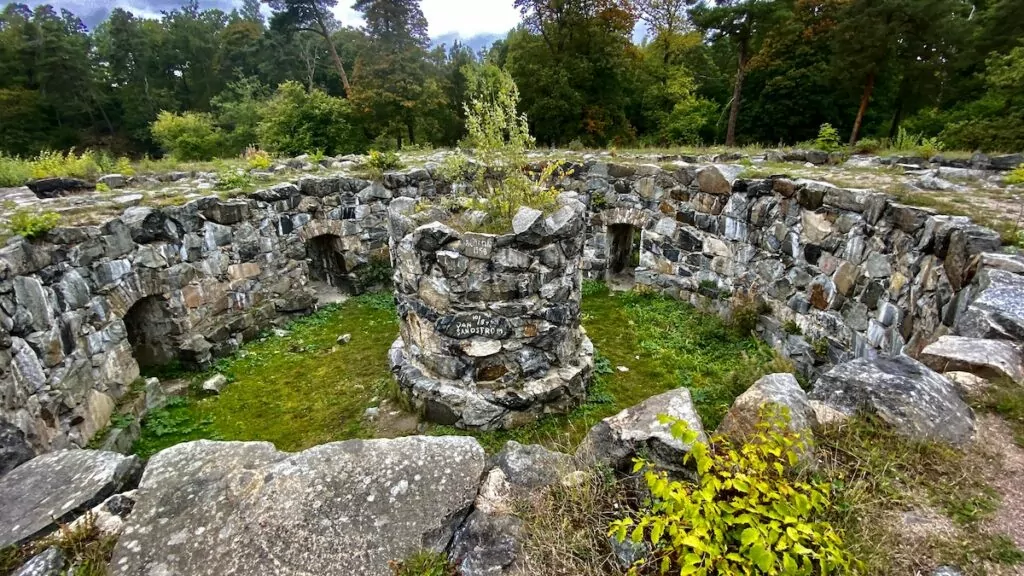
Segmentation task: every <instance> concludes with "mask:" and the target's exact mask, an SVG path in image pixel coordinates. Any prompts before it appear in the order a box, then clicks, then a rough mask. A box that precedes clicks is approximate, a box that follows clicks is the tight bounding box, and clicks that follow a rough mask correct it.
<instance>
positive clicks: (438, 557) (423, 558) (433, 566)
mask: <svg viewBox="0 0 1024 576" xmlns="http://www.w3.org/2000/svg"><path fill="white" fill-rule="evenodd" d="M388 567H389V568H391V571H392V572H393V573H394V575H395V576H455V575H456V572H455V567H454V566H452V565H451V564H449V563H448V557H447V556H446V555H445V554H444V552H431V551H428V550H424V551H420V552H417V553H415V554H413V555H412V556H410V557H409V558H407V559H405V560H402V561H401V562H398V561H394V560H392V561H390V562H388Z"/></svg>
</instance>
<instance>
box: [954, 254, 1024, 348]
mask: <svg viewBox="0 0 1024 576" xmlns="http://www.w3.org/2000/svg"><path fill="white" fill-rule="evenodd" d="M977 284H978V286H977V288H978V290H979V293H978V296H977V297H976V298H975V299H974V301H973V302H971V303H970V305H969V306H968V308H967V310H966V311H965V312H964V313H963V314H961V315H960V316H959V318H958V319H957V323H956V333H957V334H959V335H961V336H967V337H969V338H997V339H1007V340H1018V341H1020V340H1024V276H1018V275H1017V274H1013V273H1011V272H1007V271H1005V270H1000V269H987V270H983V271H982V272H981V273H980V274H979V277H978V280H977Z"/></svg>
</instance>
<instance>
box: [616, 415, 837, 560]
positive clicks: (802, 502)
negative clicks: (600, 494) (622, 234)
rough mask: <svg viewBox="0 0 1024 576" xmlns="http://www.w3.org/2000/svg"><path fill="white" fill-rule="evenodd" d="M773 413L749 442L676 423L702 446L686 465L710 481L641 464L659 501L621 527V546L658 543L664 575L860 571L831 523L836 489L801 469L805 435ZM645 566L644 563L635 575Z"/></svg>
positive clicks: (677, 431) (679, 433) (680, 434)
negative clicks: (703, 435) (706, 437)
mask: <svg viewBox="0 0 1024 576" xmlns="http://www.w3.org/2000/svg"><path fill="white" fill-rule="evenodd" d="M763 416H764V417H763V418H762V421H761V422H760V423H759V425H758V428H757V432H756V434H755V435H754V436H753V437H752V438H750V439H748V441H747V442H746V443H745V444H743V445H742V446H737V445H734V444H732V443H731V442H730V441H729V440H727V439H725V438H715V439H714V440H713V441H712V442H711V443H704V442H699V441H698V434H697V433H696V432H695V431H693V430H692V429H690V428H689V426H688V425H687V423H686V422H685V421H683V420H674V421H673V420H670V419H668V418H666V419H665V420H664V422H665V423H671V426H672V427H671V431H672V435H673V436H674V437H675V438H677V439H678V440H681V441H682V442H684V443H687V444H690V445H692V449H691V451H690V452H688V453H687V454H686V456H685V457H684V462H685V463H687V464H688V465H690V466H693V467H694V468H695V469H696V471H697V474H698V476H699V478H700V480H699V481H698V482H697V483H690V482H685V481H678V480H671V479H669V477H668V475H667V474H666V473H665V472H663V471H657V470H655V469H654V468H653V467H651V465H649V464H648V463H646V462H644V461H643V460H638V461H637V463H636V466H635V467H634V472H639V471H641V470H643V471H644V479H645V481H646V483H647V487H648V489H649V490H650V493H651V500H650V502H649V505H648V506H647V507H646V508H645V509H643V510H642V511H641V512H640V513H639V514H638V515H637V516H636V517H635V518H634V517H629V516H627V517H625V518H621V519H619V520H616V521H615V522H613V523H612V524H611V527H610V534H613V535H614V536H615V537H616V538H617V539H618V540H619V541H620V542H622V541H624V540H626V539H627V537H628V538H629V539H630V540H632V541H633V542H635V543H640V542H646V543H648V544H649V546H650V548H651V550H652V551H653V559H652V560H651V563H652V564H653V565H652V567H651V569H652V570H653V569H656V570H657V571H658V572H659V573H661V574H668V573H673V574H695V575H713V574H780V573H781V574H832V573H848V572H850V571H851V569H854V568H856V565H857V563H856V561H855V560H854V559H853V557H852V556H851V555H850V554H849V552H848V551H847V550H846V549H845V548H844V546H843V542H842V539H841V538H840V536H839V533H838V532H837V531H836V529H835V528H834V527H833V526H832V525H831V524H830V523H829V522H828V521H827V520H825V513H826V511H827V510H828V508H829V506H830V505H831V499H830V493H831V488H830V485H829V484H828V483H827V482H823V481H817V482H815V481H807V480H803V479H800V478H798V477H796V476H795V475H794V473H793V472H792V469H793V468H795V467H796V466H797V464H798V462H799V456H798V453H799V451H800V450H801V449H802V448H803V446H805V444H804V439H803V438H801V437H800V435H799V434H794V433H788V432H786V422H785V416H784V415H781V414H778V413H773V414H764V415H763ZM644 564H645V562H644V561H643V560H641V561H639V562H638V564H637V565H635V566H634V568H633V569H632V570H631V571H630V574H639V573H640V570H641V568H643V567H644ZM655 566H656V568H655Z"/></svg>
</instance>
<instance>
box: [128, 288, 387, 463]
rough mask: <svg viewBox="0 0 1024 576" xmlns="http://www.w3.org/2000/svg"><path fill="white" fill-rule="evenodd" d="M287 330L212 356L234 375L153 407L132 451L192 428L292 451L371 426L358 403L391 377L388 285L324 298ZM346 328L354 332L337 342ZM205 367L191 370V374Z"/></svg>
mask: <svg viewBox="0 0 1024 576" xmlns="http://www.w3.org/2000/svg"><path fill="white" fill-rule="evenodd" d="M289 332H290V333H289V334H287V335H285V336H280V337H278V336H273V335H271V336H267V337H264V338H260V339H259V340H257V341H255V342H252V343H250V344H248V345H246V346H245V347H244V348H243V350H242V351H241V352H240V353H239V354H236V355H235V356H233V357H231V358H229V359H225V360H222V361H221V362H219V363H218V365H217V367H216V371H217V372H220V373H222V374H224V375H225V376H227V377H228V379H229V380H230V381H231V383H230V384H229V385H228V386H227V387H225V389H224V390H223V391H222V392H221V394H220V395H219V396H215V397H209V398H201V397H200V396H199V395H198V393H196V394H193V395H191V396H190V397H189V398H188V399H184V400H178V401H176V402H175V403H173V404H171V405H169V406H168V407H167V408H165V409H163V410H157V411H155V412H153V413H152V414H150V416H149V417H148V418H147V419H146V421H145V423H144V426H143V434H142V438H141V439H140V441H139V442H138V443H137V445H136V447H135V451H136V453H137V454H139V455H140V456H144V457H148V456H150V455H152V454H153V453H155V452H158V451H159V450H162V449H163V448H166V447H168V446H172V445H174V444H177V443H179V442H186V441H189V440H195V439H199V438H209V439H222V440H263V441H268V442H273V443H274V444H275V445H276V446H277V447H278V448H279V449H281V450H287V451H297V450H303V449H305V448H309V447H310V446H315V445H317V444H323V443H325V442H331V441H334V440H344V439H348V438H358V437H366V436H368V435H370V434H371V430H369V429H367V428H366V427H364V425H363V420H362V414H363V411H364V410H365V409H366V408H367V407H368V406H371V405H374V404H375V403H376V401H377V400H379V399H380V398H381V397H382V395H383V393H384V391H385V389H386V388H387V387H388V386H389V385H390V382H391V373H390V371H389V370H388V366H387V361H386V360H385V358H386V352H387V349H388V347H389V346H390V345H391V343H392V342H393V341H394V339H395V336H396V334H397V333H398V325H397V320H396V316H395V311H394V306H393V305H392V304H391V300H390V295H369V296H361V297H358V298H353V299H351V300H349V301H347V302H345V303H344V304H341V305H340V306H327V307H324V308H323V309H321V310H320V311H319V312H317V313H316V314H314V315H311V316H308V317H306V318H302V319H300V320H297V321H295V322H294V323H293V324H292V325H291V326H290V327H289ZM345 333H350V334H352V341H351V342H350V343H349V344H346V345H338V344H337V343H336V339H337V338H338V336H339V335H341V334H345ZM209 375H210V374H209V373H207V374H201V375H193V376H192V377H193V382H194V383H195V384H196V385H198V384H199V383H201V382H202V380H203V379H204V377H208V376H209ZM196 392H198V391H196Z"/></svg>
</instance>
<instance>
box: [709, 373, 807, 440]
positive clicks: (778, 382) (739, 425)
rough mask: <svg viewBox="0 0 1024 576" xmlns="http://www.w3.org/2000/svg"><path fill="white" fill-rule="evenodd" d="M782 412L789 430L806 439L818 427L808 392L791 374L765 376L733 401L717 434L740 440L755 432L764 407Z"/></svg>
mask: <svg viewBox="0 0 1024 576" xmlns="http://www.w3.org/2000/svg"><path fill="white" fill-rule="evenodd" d="M770 406H775V407H778V408H780V409H783V411H784V412H785V414H786V416H788V418H789V419H788V421H787V423H786V424H787V427H788V428H789V430H790V431H792V432H795V433H798V434H801V435H805V439H806V440H809V439H810V438H811V436H812V435H813V429H814V428H817V426H818V418H817V416H816V415H815V414H814V409H813V408H812V407H811V404H810V401H809V400H808V399H807V393H806V392H804V390H803V388H801V387H800V384H799V383H798V382H797V381H796V378H795V377H793V375H792V374H768V375H767V376H764V377H762V378H761V379H760V380H758V381H757V382H755V383H754V385H753V386H751V387H750V388H748V389H747V391H746V392H744V393H743V394H740V396H739V397H738V398H736V401H735V402H733V404H732V407H730V408H729V412H728V413H727V414H726V415H725V418H723V419H722V423H721V424H719V425H718V429H717V430H716V432H718V433H719V434H721V435H723V436H728V437H730V438H733V439H737V440H743V439H745V438H747V437H749V436H751V435H753V434H754V433H755V432H756V431H757V426H758V424H759V423H760V422H761V419H762V417H763V416H764V414H763V413H762V410H763V409H765V408H766V407H770Z"/></svg>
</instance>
